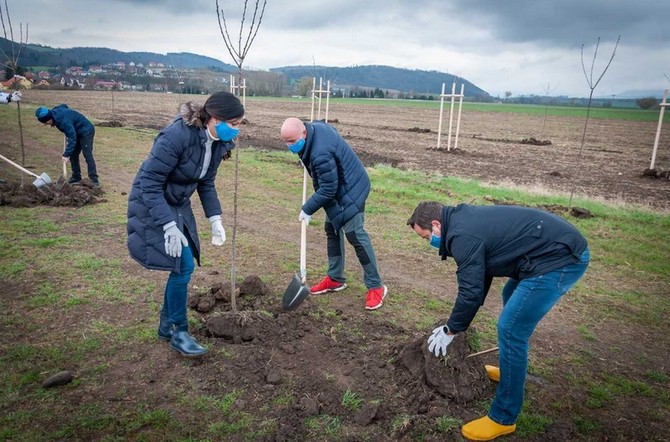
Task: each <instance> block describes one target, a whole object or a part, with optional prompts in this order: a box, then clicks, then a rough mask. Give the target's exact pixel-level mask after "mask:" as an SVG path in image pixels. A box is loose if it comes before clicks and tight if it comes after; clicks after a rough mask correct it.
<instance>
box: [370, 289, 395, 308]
mask: <svg viewBox="0 0 670 442" xmlns="http://www.w3.org/2000/svg"><path fill="white" fill-rule="evenodd" d="M388 291H389V290H388V288H386V286H385V285H383V286H381V287H377V288H376V289H370V290H368V299H367V300H366V301H365V310H377V309H378V308H379V307H381V306H382V304H384V298H386V294H387V293H388Z"/></svg>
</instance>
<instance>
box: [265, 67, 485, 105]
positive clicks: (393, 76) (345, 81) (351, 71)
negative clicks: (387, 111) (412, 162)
mask: <svg viewBox="0 0 670 442" xmlns="http://www.w3.org/2000/svg"><path fill="white" fill-rule="evenodd" d="M270 71H272V72H281V73H282V74H284V75H286V76H287V77H288V78H290V79H291V80H299V79H300V78H302V77H316V78H317V81H318V79H319V78H323V79H324V80H330V82H331V85H336V86H338V87H351V86H359V87H369V88H375V87H378V88H380V89H393V90H399V91H412V92H414V93H415V94H439V93H440V91H441V90H442V83H446V93H450V92H451V84H452V82H453V81H454V80H457V81H456V83H457V88H458V89H457V90H456V92H457V93H458V92H460V84H461V83H463V84H464V85H465V91H464V93H465V95H466V96H468V97H484V96H488V95H489V94H488V93H487V92H486V91H484V90H482V89H480V88H478V87H477V86H475V85H474V84H472V83H470V82H469V81H467V80H465V79H461V78H456V77H455V76H454V75H452V74H448V73H445V72H437V71H422V70H418V69H401V68H394V67H391V66H377V65H369V66H352V67H344V68H340V67H328V66H285V67H280V68H273V69H270Z"/></svg>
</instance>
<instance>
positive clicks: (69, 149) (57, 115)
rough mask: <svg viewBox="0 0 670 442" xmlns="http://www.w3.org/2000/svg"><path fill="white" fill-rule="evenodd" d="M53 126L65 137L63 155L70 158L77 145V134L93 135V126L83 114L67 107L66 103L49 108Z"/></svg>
mask: <svg viewBox="0 0 670 442" xmlns="http://www.w3.org/2000/svg"><path fill="white" fill-rule="evenodd" d="M51 115H52V119H53V122H54V126H56V128H57V129H58V130H60V131H61V132H63V133H64V134H65V136H66V137H67V146H66V147H65V150H64V151H63V156H64V157H67V158H70V157H71V156H72V154H73V153H74V148H75V147H76V146H77V135H80V136H81V135H94V134H95V126H93V123H91V122H90V121H89V120H88V119H87V118H86V117H85V116H83V115H82V114H80V113H79V112H77V111H76V110H72V109H70V108H69V107H67V104H59V105H58V106H56V107H54V108H53V109H51Z"/></svg>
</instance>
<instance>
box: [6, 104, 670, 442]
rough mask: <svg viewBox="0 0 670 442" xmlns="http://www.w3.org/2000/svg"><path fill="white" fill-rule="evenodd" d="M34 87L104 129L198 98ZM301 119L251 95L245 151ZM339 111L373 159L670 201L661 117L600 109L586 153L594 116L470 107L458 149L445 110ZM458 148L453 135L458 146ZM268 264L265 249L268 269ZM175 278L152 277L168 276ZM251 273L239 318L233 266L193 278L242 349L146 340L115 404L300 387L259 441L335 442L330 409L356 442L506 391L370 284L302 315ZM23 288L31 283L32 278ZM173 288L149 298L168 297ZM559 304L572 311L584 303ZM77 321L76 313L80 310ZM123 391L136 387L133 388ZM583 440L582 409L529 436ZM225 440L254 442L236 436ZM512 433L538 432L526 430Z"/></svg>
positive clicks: (549, 346)
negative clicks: (315, 423)
mask: <svg viewBox="0 0 670 442" xmlns="http://www.w3.org/2000/svg"><path fill="white" fill-rule="evenodd" d="M26 95H29V96H28V97H27V98H26V100H25V103H26V104H27V105H30V104H35V105H38V104H39V105H45V104H47V105H55V104H57V103H59V102H67V103H68V105H70V106H71V107H73V108H75V109H78V110H80V111H82V112H83V113H84V114H86V115H87V116H89V117H91V118H92V119H93V120H94V121H97V122H100V123H102V124H99V125H112V124H110V123H109V122H114V123H113V126H114V127H118V126H119V125H122V126H125V127H128V126H131V127H137V128H150V129H158V128H160V127H162V126H163V125H164V124H166V123H167V122H168V121H169V120H170V118H171V116H172V115H173V114H174V109H176V106H177V104H178V103H179V102H180V101H182V100H183V97H180V96H177V95H172V96H169V95H157V94H130V93H128V94H118V93H117V94H116V95H115V96H114V98H113V100H114V101H113V103H114V104H113V108H114V111H113V112H112V111H111V108H112V107H111V105H110V98H109V97H110V95H109V94H108V93H96V94H92V93H79V92H77V93H67V94H62V93H56V92H47V91H34V92H33V93H31V94H26ZM189 98H191V99H201V97H189ZM203 99H204V97H203ZM287 116H298V117H301V118H305V119H308V118H309V102H308V101H302V102H299V101H295V100H294V101H270V100H260V99H254V100H252V99H249V100H248V103H247V118H248V124H247V125H246V126H245V127H244V128H243V129H242V135H241V140H240V147H242V148H245V147H254V148H257V149H281V150H283V149H285V146H284V145H283V144H282V143H281V142H280V140H279V138H278V131H279V126H280V125H281V122H282V121H283V119H284V118H286V117H287ZM333 117H334V118H333ZM328 119H329V120H333V119H337V123H334V125H335V127H336V128H337V129H338V130H339V131H340V132H341V133H342V134H343V136H344V137H345V138H346V139H347V140H348V141H349V142H350V143H351V145H352V146H353V147H354V149H355V150H356V151H357V152H358V154H359V155H360V157H361V158H362V159H363V160H364V162H365V163H366V164H367V165H377V164H387V165H391V166H393V167H400V168H407V169H419V170H423V171H427V172H434V173H440V174H443V175H452V176H461V177H467V178H477V179H481V180H484V181H487V182H490V183H493V184H495V183H503V184H509V183H514V184H519V185H527V186H537V187H538V188H541V189H545V190H549V191H552V192H559V193H569V192H570V190H571V188H572V185H573V184H574V186H575V190H576V192H577V194H579V195H584V196H589V197H600V198H604V199H610V200H618V201H626V202H632V203H637V204H641V205H645V206H652V207H656V208H662V207H664V206H665V205H667V202H668V200H669V197H670V182H669V181H667V180H663V179H651V178H648V177H643V171H644V169H645V168H647V167H648V165H649V164H648V163H649V156H650V153H651V145H652V143H653V137H654V131H655V123H639V122H623V121H615V120H591V121H590V122H589V130H588V133H587V137H586V144H585V146H584V149H583V152H582V154H581V157H580V141H581V134H582V131H583V125H584V122H583V120H582V119H578V118H552V117H550V118H549V119H548V120H547V124H546V128H545V130H544V133H540V132H541V131H540V129H541V128H542V125H543V119H542V117H532V116H524V115H518V114H503V113H487V112H465V113H464V115H463V121H462V127H461V132H460V134H461V138H460V139H459V141H458V149H455V150H452V151H450V152H447V151H445V150H436V149H435V147H436V138H437V136H436V133H435V132H436V130H437V129H436V128H437V111H436V110H435V111H428V110H424V109H416V108H412V107H407V108H405V107H385V106H369V107H368V106H351V105H343V104H339V103H332V104H331V107H330V109H329V117H328ZM425 129H428V130H425ZM666 133H667V131H666ZM530 138H533V139H536V140H543V141H544V140H550V141H551V144H546V143H544V142H542V143H527V142H526V143H524V142H523V140H528V139H530ZM669 138H670V137H668V136H665V135H664V138H663V139H662V144H661V145H662V146H664V147H663V149H662V150H664V151H665V152H659V157H658V159H657V162H658V164H659V165H660V166H662V167H665V168H666V169H667V168H668V166H670V157H669V155H668V153H669V152H668V148H667V146H668V139H669ZM445 144H446V137H444V136H443V138H442V145H443V147H444V146H445ZM31 146H33V148H35V149H36V150H37V151H38V152H39V153H40V154H43V155H46V156H50V157H54V160H58V157H59V154H60V152H54V151H50V150H49V149H47V148H46V147H45V146H41V145H39V144H38V143H35V145H32V144H31ZM101 179H102V180H103V186H104V188H105V189H106V191H111V192H123V191H126V190H127V189H128V188H129V187H130V180H131V179H132V176H130V175H128V174H127V173H122V172H116V171H114V170H111V169H110V168H107V167H105V166H104V165H101ZM47 204H48V203H47ZM240 228H241V229H250V230H253V229H255V228H256V227H255V225H254V223H253V221H252V220H250V219H242V220H241V226H240ZM263 233H264V234H269V235H280V234H284V233H286V232H270V233H268V232H263ZM293 234H294V233H293ZM97 253H99V254H101V255H102V256H109V257H118V256H119V255H124V254H125V245H124V244H123V241H121V242H119V243H118V244H117V243H112V242H108V243H106V244H105V246H104V247H103V246H100V250H98V252H97ZM269 259H270V258H265V260H266V261H265V263H266V264H267V262H271V261H269ZM263 262H264V260H263V258H259V266H261V265H263ZM384 265H385V266H386V269H387V272H388V273H389V274H390V275H391V276H390V278H389V280H390V281H393V282H395V283H397V284H399V285H403V286H407V285H410V284H412V285H413V284H417V285H418V286H421V284H422V282H421V281H420V280H419V278H418V277H417V275H409V274H408V275H407V276H401V274H402V273H403V269H404V266H405V265H406V263H405V262H404V260H403V255H402V254H400V255H398V256H395V257H388V258H387V259H386V261H385V263H384ZM124 267H127V270H128V271H129V272H132V273H135V274H136V273H139V272H141V271H142V270H141V269H138V268H137V267H138V266H137V265H134V263H129V265H128V266H124ZM162 276H163V275H160V277H156V276H152V278H154V279H156V281H162ZM249 278H251V279H250V281H251V282H250V284H248V286H247V287H246V288H243V287H242V286H240V287H239V289H240V290H239V294H238V296H239V297H238V298H237V299H238V303H239V307H240V310H241V312H239V313H234V314H233V313H231V312H230V304H229V303H230V297H231V290H230V288H229V283H228V282H227V281H225V280H224V279H223V278H222V277H221V276H220V275H219V274H218V273H217V272H213V273H210V274H203V272H202V271H200V272H199V273H198V272H196V275H195V276H194V280H193V283H194V285H195V284H197V285H199V286H200V287H204V288H205V290H204V294H203V290H199V291H198V292H197V293H198V295H196V293H195V291H192V296H191V298H190V300H189V305H190V306H191V307H192V310H191V311H190V312H189V315H191V316H192V317H195V318H196V319H197V321H198V323H199V324H200V325H199V326H196V327H194V328H193V333H194V334H195V335H196V337H197V338H198V339H199V340H200V341H202V342H207V343H209V344H212V347H214V348H224V349H225V351H226V352H228V353H230V354H231V355H232V356H231V357H222V353H221V352H210V354H208V355H206V356H205V357H203V358H199V359H195V360H188V361H184V360H183V359H182V358H181V357H180V356H178V355H176V354H175V353H174V352H171V351H169V350H168V347H167V345H166V344H161V343H158V342H156V343H155V344H152V345H145V346H143V347H142V348H141V349H134V350H133V351H132V352H131V353H129V355H128V357H127V358H126V359H127V360H125V361H118V362H117V363H115V364H114V365H113V366H112V367H111V369H110V371H109V372H108V373H106V376H105V377H106V383H105V385H104V386H102V387H101V389H100V390H95V394H96V395H98V396H99V400H102V401H104V402H105V403H107V404H108V405H109V407H110V408H112V409H116V408H118V409H122V407H123V403H124V402H128V401H137V400H138V399H139V398H141V400H142V401H145V402H148V403H151V404H152V405H155V406H157V407H165V408H167V409H172V410H173V411H175V413H178V412H179V411H178V410H176V409H174V408H171V407H175V405H174V404H173V403H172V401H171V397H170V395H169V394H168V389H169V388H174V384H179V383H180V382H184V380H185V379H187V381H186V382H189V383H191V384H192V385H193V388H194V389H196V390H197V391H199V392H200V393H201V394H211V395H215V396H222V395H223V394H225V393H228V392H230V391H236V390H239V391H244V392H245V393H244V394H243V395H240V397H238V398H237V400H236V402H235V410H237V411H242V412H247V413H251V414H254V413H258V412H259V409H260V407H262V405H263V404H269V403H274V404H277V403H278V401H279V399H280V398H281V397H282V396H283V395H285V394H287V392H290V394H292V395H293V396H294V397H295V398H297V399H296V401H295V402H292V403H290V404H288V405H286V406H273V407H270V408H269V410H268V409H265V408H264V411H263V413H266V414H264V415H263V416H262V418H263V419H267V420H273V421H274V422H275V427H274V430H273V431H271V432H269V434H266V435H264V436H259V438H258V440H268V441H270V440H272V441H294V440H295V441H300V440H331V439H330V438H329V437H328V435H327V434H326V433H323V432H319V430H318V429H317V430H315V429H314V428H313V427H309V426H308V424H307V422H308V419H309V418H322V419H325V420H324V421H322V425H323V426H322V427H321V431H322V430H323V428H324V427H325V426H327V423H328V421H327V419H338V420H340V421H341V422H342V423H343V425H344V430H343V431H342V433H339V438H340V439H342V440H349V441H357V440H374V441H386V440H401V441H409V440H425V441H437V440H461V437H460V431H459V427H458V426H455V427H454V428H449V429H446V430H443V431H438V430H436V420H437V419H438V418H440V417H442V416H453V417H455V418H457V419H459V420H460V421H461V422H465V421H467V420H470V419H473V418H477V417H480V416H481V415H482V414H483V413H485V410H486V406H484V407H482V403H484V404H486V403H488V400H489V399H490V398H491V397H492V396H493V394H494V391H495V384H494V383H492V382H491V381H489V380H488V379H487V378H486V375H485V373H484V371H483V363H485V362H486V363H495V361H496V357H495V353H493V354H489V355H486V356H482V357H475V358H469V359H465V356H466V355H468V354H469V353H471V352H472V350H471V348H470V346H469V344H468V342H467V336H466V335H465V334H462V335H459V336H458V338H457V339H456V340H455V341H454V343H453V344H452V345H451V346H450V356H449V357H448V358H447V359H445V360H440V359H438V358H435V357H434V356H432V355H430V354H429V353H428V351H427V348H426V345H425V339H426V337H427V336H426V335H425V333H422V334H419V335H416V334H414V333H413V332H411V331H409V330H407V329H405V328H403V327H402V326H399V325H397V324H394V323H393V322H392V321H391V320H387V319H385V318H384V315H383V314H382V315H369V314H368V313H366V312H364V311H363V309H362V308H361V305H360V303H361V301H362V300H361V299H359V298H360V296H358V295H356V294H352V293H347V292H344V293H341V294H339V293H338V294H332V295H326V296H329V297H331V298H333V304H334V306H335V307H334V308H335V315H334V316H328V315H326V314H325V312H324V311H323V310H322V309H321V308H320V307H319V305H317V303H316V302H314V301H313V300H312V299H310V298H308V299H307V300H306V301H305V303H304V304H303V305H302V306H301V307H300V308H299V309H297V310H296V311H293V312H283V311H281V309H280V307H279V306H278V303H277V301H276V299H277V297H276V296H269V294H274V295H277V294H281V293H282V292H283V290H284V287H271V288H268V287H263V286H262V285H261V284H258V283H255V282H253V281H255V275H251V276H250V277H249ZM23 284H25V286H26V287H30V285H31V282H30V281H25V282H24V283H23ZM423 284H427V283H423ZM159 287H160V285H159ZM7 290H8V293H20V292H25V287H18V286H16V287H14V286H9V287H7ZM226 292H227V296H226ZM10 296H11V295H10ZM161 296H162V294H160V293H156V294H150V295H147V297H148V298H152V299H160V297H161ZM203 296H204V298H207V299H202V298H203ZM138 302H147V300H138ZM491 304H492V305H489V306H488V308H489V309H490V310H495V309H496V308H499V302H498V303H496V302H495V301H493V302H491ZM82 314H83V315H86V313H85V312H84V313H82ZM104 314H105V319H106V320H108V321H111V322H113V321H119V322H128V321H130V322H141V323H145V322H148V323H154V322H155V321H156V319H157V318H147V317H146V316H143V315H142V314H141V312H138V310H137V309H132V308H128V307H127V306H123V305H119V306H115V307H114V308H110V307H106V311H105V312H104ZM555 314H556V315H558V317H560V318H561V319H562V318H563V317H565V316H569V315H570V314H571V313H570V312H567V311H566V312H560V311H558V312H556V313H555ZM67 319H68V322H70V323H72V322H75V323H76V321H77V318H71V317H68V318H67ZM556 322H558V323H560V321H556ZM343 324H344V326H343ZM542 330H543V333H544V337H542V338H538V339H537V340H536V342H534V350H536V351H537V354H538V355H540V357H551V356H552V355H553V353H554V351H555V349H556V348H560V346H561V345H563V344H566V343H569V342H570V339H571V338H574V336H573V337H571V336H566V335H565V333H567V332H565V331H564V330H562V329H561V327H560V326H558V325H543V328H542ZM611 338H612V339H614V338H615V337H611ZM0 342H1V341H0ZM650 345H652V344H650ZM529 388H534V394H535V397H536V398H537V402H539V403H542V401H543V400H544V399H546V400H547V402H549V400H556V398H557V397H558V398H560V397H562V396H563V395H565V396H571V398H570V400H574V401H580V400H583V398H584V392H579V391H568V390H564V389H563V388H562V386H561V385H555V384H552V383H551V382H549V381H547V380H545V379H541V378H537V377H530V378H529ZM121 390H122V391H123V395H122V396H121V397H119V391H121ZM347 391H350V392H356V393H357V394H358V395H359V396H358V397H359V398H361V399H363V401H362V403H361V404H359V406H357V407H354V406H352V405H347V404H344V403H343V394H344V393H345V392H347ZM68 394H69V396H70V397H71V399H72V400H73V401H77V400H81V401H84V400H87V397H88V395H89V394H90V391H88V390H87V388H86V387H85V386H81V387H80V388H79V389H75V390H72V391H70V392H68ZM572 396H574V397H572ZM631 408H634V407H633V406H631ZM634 413H635V411H634V410H633V411H631V414H632V415H634ZM632 415H631V416H629V417H631V419H630V420H626V421H621V420H615V419H611V420H608V419H607V415H606V414H605V416H604V417H603V419H602V422H603V424H604V427H603V428H602V429H601V430H600V432H599V434H600V435H602V438H599V440H631V439H636V438H637V437H639V436H640V435H641V434H646V435H649V436H650V439H654V438H658V440H662V439H661V437H662V436H663V435H664V434H665V433H664V427H663V422H654V421H643V422H639V421H636V420H635V419H634V418H633V417H632ZM56 420H57V419H56ZM187 420H189V421H193V420H195V421H197V420H198V416H197V414H196V413H194V415H193V416H190V417H189V418H188V419H187ZM91 438H92V439H94V438H95V437H91ZM82 439H88V437H86V436H83V437H82ZM578 439H584V435H583V434H580V433H579V432H578V430H577V428H576V426H575V424H574V422H573V421H572V420H571V419H570V417H569V416H564V418H562V419H559V420H557V421H555V422H554V423H553V424H552V425H550V426H549V427H548V429H547V430H546V431H545V432H544V433H542V434H540V435H535V436H533V437H529V438H525V439H523V440H538V441H540V440H542V441H546V440H556V441H563V440H578ZM588 439H589V438H588V437H586V438H585V439H584V440H588ZM225 440H242V439H241V438H239V437H236V436H235V435H234V434H232V435H229V436H228V437H226V438H225ZM505 440H522V439H521V438H520V437H518V435H512V436H510V437H508V438H506V439H505Z"/></svg>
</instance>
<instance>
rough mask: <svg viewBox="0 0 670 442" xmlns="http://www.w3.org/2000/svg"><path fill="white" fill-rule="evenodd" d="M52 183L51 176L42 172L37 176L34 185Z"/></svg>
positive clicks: (40, 185)
mask: <svg viewBox="0 0 670 442" xmlns="http://www.w3.org/2000/svg"><path fill="white" fill-rule="evenodd" d="M51 183H52V181H51V177H50V176H49V175H47V173H46V172H44V173H42V175H40V176H39V177H38V178H36V179H35V181H33V186H35V187H43V186H46V185H49V184H51Z"/></svg>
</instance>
